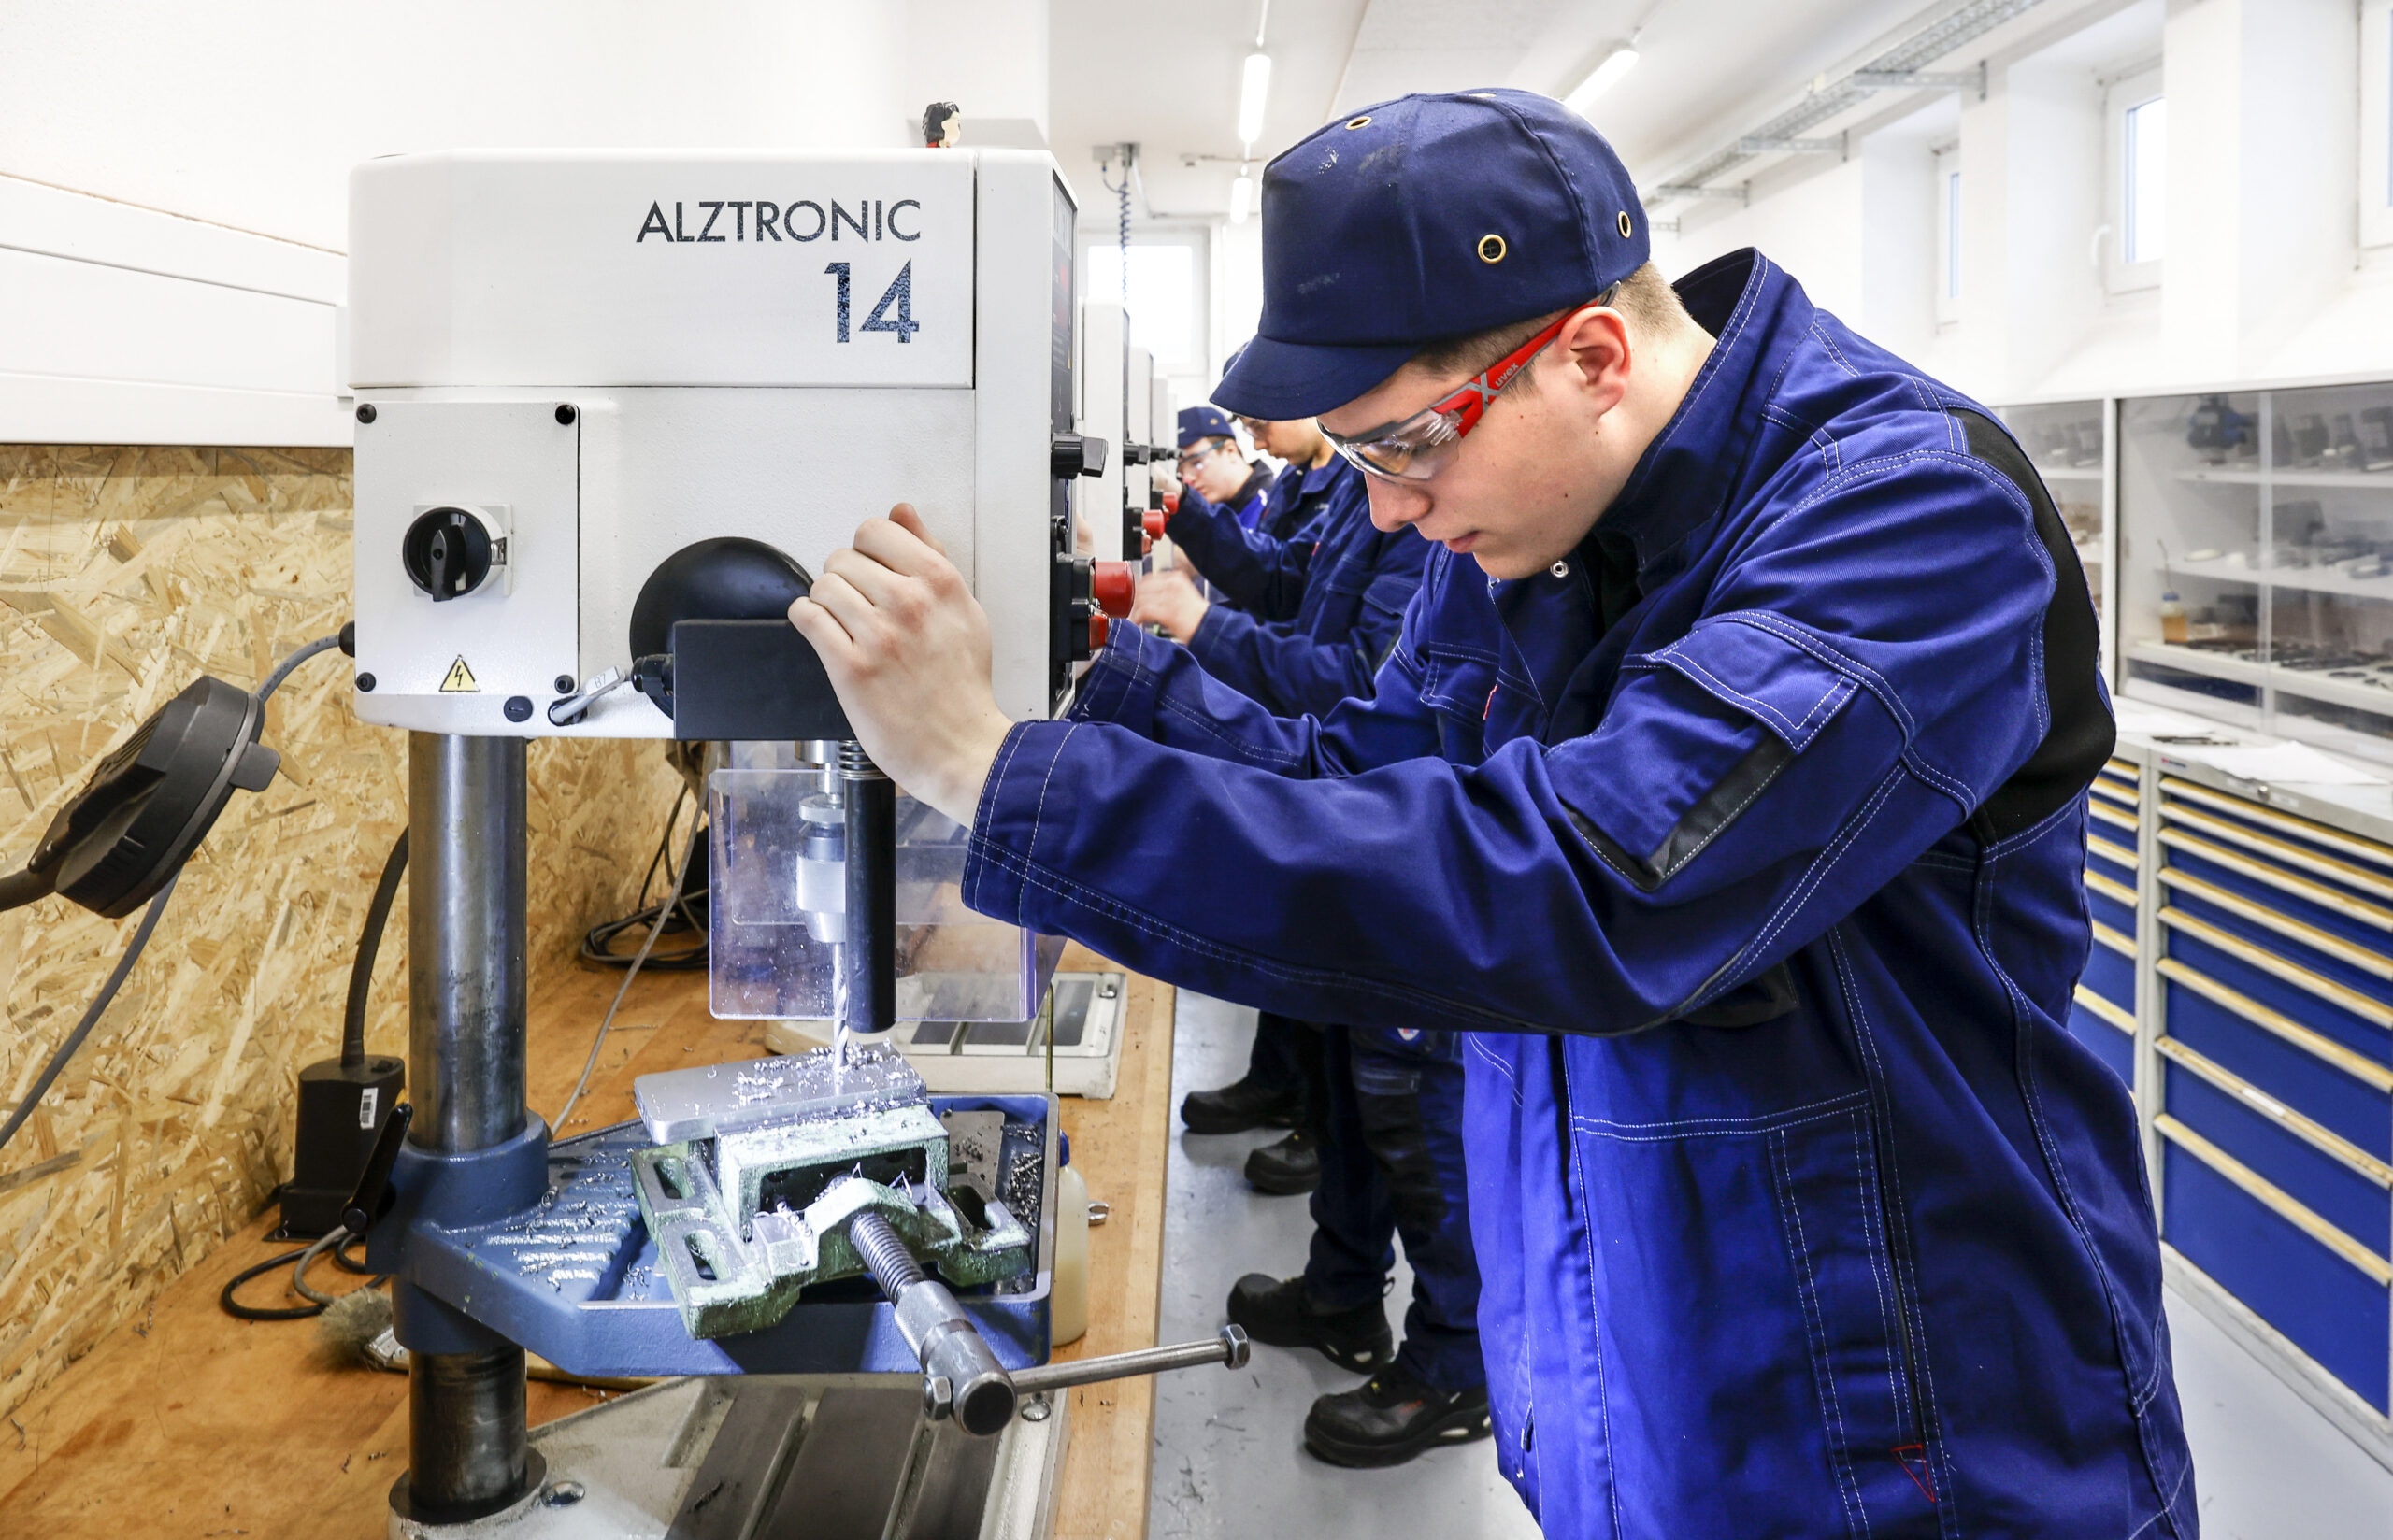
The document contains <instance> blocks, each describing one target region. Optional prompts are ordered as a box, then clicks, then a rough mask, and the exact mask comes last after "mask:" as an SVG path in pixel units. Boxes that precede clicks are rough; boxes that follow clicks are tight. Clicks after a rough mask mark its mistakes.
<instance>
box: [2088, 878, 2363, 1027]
mask: <svg viewBox="0 0 2393 1540" xmlns="http://www.w3.org/2000/svg"><path fill="white" fill-rule="evenodd" d="M2160 923H2162V924H2163V925H2166V926H2168V927H2170V928H2171V930H2178V931H2183V932H2185V934H2187V935H2190V936H2195V937H2198V938H2199V939H2200V940H2202V941H2205V942H2208V943H2209V944H2210V945H2212V946H2214V947H2216V948H2218V949H2219V950H2220V951H2223V952H2225V953H2227V954H2228V956H2229V957H2232V958H2235V959H2236V960H2237V961H2239V962H2249V963H2250V964H2251V965H2252V966H2254V967H2256V968H2257V969H2259V970H2260V971H2261V972H2263V973H2267V974H2272V975H2274V976H2275V977H2279V978H2282V979H2284V980H2285V981H2286V983H2288V984H2291V985H2292V986H2294V988H2296V989H2299V990H2306V991H2309V992H2310V993H2312V994H2314V995H2316V996H2317V997H2318V998H2319V999H2321V1000H2324V1001H2326V1002H2327V1003H2328V1004H2329V1005H2338V1006H2341V1007H2342V1008H2343V1009H2344V1010H2347V1011H2349V1012H2351V1013H2352V1014H2353V1015H2354V1016H2357V1017H2358V1018H2359V1019H2360V1020H2363V1021H2369V1022H2372V1023H2374V1024H2375V1025H2377V1026H2380V1027H2386V1028H2388V1029H2393V1006H2387V1005H2383V1004H2381V1003H2380V1002H2377V1001H2374V1000H2371V999H2370V998H2369V997H2368V996H2366V995H2364V994H2362V993H2360V992H2359V991H2357V990H2347V989H2345V988H2343V985H2341V984H2338V983H2336V982H2335V981H2334V980H2333V979H2331V978H2329V977H2326V976H2324V975H2323V974H2316V973H2313V972H2311V971H2310V970H2309V969H2308V968H2305V967H2303V966H2302V965H2301V964H2300V963H2299V962H2286V960H2285V959H2284V958H2282V957H2279V956H2278V955H2277V954H2276V953H2274V952H2272V951H2269V950H2267V949H2265V948H2260V947H2255V946H2253V945H2252V944H2251V943H2250V942H2248V941H2246V940H2244V939H2243V937H2241V936H2235V935H2229V934H2227V933H2226V932H2225V931H2222V930H2220V929H2219V928H2218V927H2217V926H2215V925H2213V924H2210V923H2208V922H2206V921H2204V920H2196V919H2195V918H2194V917H2193V916H2192V915H2189V914H2187V913H2186V912H2185V910H2183V909H2180V908H2176V907H2173V906H2171V905H2162V906H2161V910H2160ZM2096 929H2098V930H2099V929H2100V927H2099V926H2097V927H2096Z"/></svg>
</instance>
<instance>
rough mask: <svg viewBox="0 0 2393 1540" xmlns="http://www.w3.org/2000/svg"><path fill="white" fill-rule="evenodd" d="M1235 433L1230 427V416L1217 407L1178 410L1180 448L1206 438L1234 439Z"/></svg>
mask: <svg viewBox="0 0 2393 1540" xmlns="http://www.w3.org/2000/svg"><path fill="white" fill-rule="evenodd" d="M1236 436H1237V431H1236V430H1235V429H1233V428H1232V427H1231V426H1230V414H1229V413H1227V412H1225V411H1224V410H1222V409H1221V408H1220V407H1219V406H1182V407H1181V408H1180V447H1181V448H1182V449H1187V448H1188V447H1189V446H1190V445H1192V444H1197V443H1201V442H1203V441H1204V440H1206V439H1208V438H1234V437H1236Z"/></svg>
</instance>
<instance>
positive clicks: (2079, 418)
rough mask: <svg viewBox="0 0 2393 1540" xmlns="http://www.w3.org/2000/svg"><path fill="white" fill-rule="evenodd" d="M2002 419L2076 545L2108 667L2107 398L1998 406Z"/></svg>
mask: <svg viewBox="0 0 2393 1540" xmlns="http://www.w3.org/2000/svg"><path fill="white" fill-rule="evenodd" d="M1995 412H1996V414H1997V415H1998V416H1999V417H2000V418H2001V419H2002V421H2003V425H2004V426H2006V427H2008V428H2009V429H2010V430H2011V433H2012V435H2013V437H2015V438H2017V439H2018V440H2019V445H2020V448H2022V449H2026V450H2027V451H2028V460H2029V461H2030V462H2031V463H2033V464H2034V465H2035V467H2036V474H2037V475H2038V476H2040V477H2042V478H2043V482H2044V490H2045V491H2046V492H2050V493H2051V494H2052V499H2053V506H2055V507H2056V508H2057V509H2058V510H2059V511H2060V518H2061V522H2062V523H2063V524H2064V525H2066V526H2067V527H2068V529H2069V537H2070V540H2071V543H2073V544H2074V545H2075V546H2076V547H2077V562H2078V564H2079V565H2080V566H2082V567H2084V568H2085V586H2086V588H2087V589H2088V590H2089V591H2091V592H2092V594H2093V597H2094V614H2095V618H2096V619H2097V620H2099V622H2100V623H2101V628H2102V671H2103V673H2104V675H2105V676H2108V675H2109V674H2110V673H2111V669H2112V658H2111V635H2112V626H2111V609H2112V600H2111V586H2112V576H2113V573H2114V570H2115V568H2116V565H2117V563H2115V562H2114V560H2113V557H2112V554H2111V539H2110V532H2111V530H2112V528H2113V527H2114V522H2115V521H2114V519H2113V518H2112V506H2111V505H2112V489H2113V487H2114V486H2115V485H2116V481H2117V478H2116V477H2115V476H2114V470H2113V467H2114V461H2115V459H2116V456H2115V455H2114V451H2113V449H2112V445H2113V442H2114V435H2113V434H2112V431H2111V421H2112V405H2111V403H2110V402H2108V401H2101V400H2095V401H2042V402H2032V403H2023V404H2021V405H2018V406H1998V407H1996V408H1995Z"/></svg>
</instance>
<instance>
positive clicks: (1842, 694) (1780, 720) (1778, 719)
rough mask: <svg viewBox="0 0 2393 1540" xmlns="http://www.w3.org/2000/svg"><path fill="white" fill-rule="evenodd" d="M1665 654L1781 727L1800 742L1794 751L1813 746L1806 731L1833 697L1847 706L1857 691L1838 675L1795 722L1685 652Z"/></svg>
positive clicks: (1830, 710)
mask: <svg viewBox="0 0 2393 1540" xmlns="http://www.w3.org/2000/svg"><path fill="white" fill-rule="evenodd" d="M1661 655H1662V656H1663V657H1666V658H1668V659H1669V660H1670V662H1671V663H1673V664H1674V665H1676V666H1677V667H1679V668H1683V669H1686V670H1688V671H1690V672H1692V673H1694V674H1697V675H1699V676H1701V677H1702V678H1703V679H1705V680H1706V681H1708V682H1709V683H1710V684H1711V686H1712V689H1713V690H1714V691H1716V692H1718V693H1720V694H1723V695H1726V696H1727V697H1728V699H1730V700H1731V701H1733V702H1735V703H1736V704H1738V705H1740V706H1743V707H1745V709H1746V710H1747V711H1749V712H1751V713H1752V714H1753V715H1755V716H1756V717H1759V718H1760V719H1761V720H1764V721H1766V722H1770V723H1771V724H1772V725H1774V726H1776V727H1778V728H1779V729H1780V730H1781V732H1782V733H1783V734H1784V736H1786V737H1789V738H1794V739H1798V740H1799V741H1798V742H1797V743H1795V744H1794V745H1792V747H1793V748H1795V749H1803V748H1805V747H1808V746H1809V744H1810V742H1811V737H1810V734H1807V733H1806V732H1805V731H1804V729H1805V728H1807V727H1809V726H1810V725H1811V723H1812V719H1813V718H1814V717H1816V716H1819V715H1820V708H1821V707H1822V706H1827V704H1828V701H1829V699H1830V698H1831V697H1833V698H1834V699H1835V701H1836V703H1837V705H1839V706H1841V705H1843V704H1844V702H1846V701H1848V700H1850V699H1852V698H1853V692H1854V690H1855V689H1856V686H1855V684H1854V682H1853V680H1852V679H1850V678H1848V677H1845V676H1844V675H1842V674H1839V675H1838V676H1837V680H1836V682H1835V683H1834V684H1832V685H1830V686H1828V687H1827V689H1826V690H1825V691H1823V692H1820V695H1819V698H1818V699H1816V700H1814V701H1813V703H1812V706H1811V709H1810V710H1808V711H1806V712H1804V713H1803V718H1802V720H1800V721H1791V720H1788V719H1787V716H1786V713H1785V712H1784V711H1781V710H1780V709H1778V707H1776V706H1772V705H1770V703H1769V702H1768V701H1765V700H1763V699H1761V698H1760V697H1758V696H1755V695H1748V694H1746V693H1745V692H1743V691H1741V690H1739V689H1738V688H1737V687H1736V686H1735V685H1732V684H1730V683H1729V682H1728V681H1727V680H1726V679H1724V678H1722V677H1720V676H1718V675H1717V674H1714V673H1712V670H1710V669H1709V668H1706V667H1704V666H1703V663H1702V662H1701V661H1700V660H1698V659H1697V658H1695V657H1693V656H1691V655H1689V654H1687V653H1684V652H1675V651H1667V650H1666V651H1665V652H1663V653H1662V654H1661ZM1828 715H1829V716H1834V715H1836V709H1835V707H1834V706H1829V707H1828Z"/></svg>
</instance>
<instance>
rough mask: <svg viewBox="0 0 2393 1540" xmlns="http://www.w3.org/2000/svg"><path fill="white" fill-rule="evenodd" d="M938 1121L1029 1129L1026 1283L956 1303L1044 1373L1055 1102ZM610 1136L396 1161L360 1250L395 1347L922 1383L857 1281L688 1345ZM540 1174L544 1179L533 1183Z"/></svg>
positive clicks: (1011, 1357)
mask: <svg viewBox="0 0 2393 1540" xmlns="http://www.w3.org/2000/svg"><path fill="white" fill-rule="evenodd" d="M930 1100H931V1107H932V1110H933V1111H935V1112H946V1111H959V1112H979V1111H996V1112H1002V1113H1004V1114H1005V1116H1006V1119H1007V1126H1008V1127H1009V1129H1011V1128H1013V1127H1015V1126H1016V1125H1022V1126H1025V1127H1027V1128H1029V1129H1031V1130H1034V1131H1035V1135H1036V1141H1037V1145H1038V1147H1039V1148H1041V1149H1042V1150H1043V1151H1044V1152H1045V1159H1044V1162H1043V1163H1042V1166H1041V1168H1040V1172H1039V1205H1038V1206H1039V1211H1038V1213H1037V1214H1036V1215H1030V1214H1024V1215H1021V1216H1019V1217H1020V1218H1022V1219H1024V1220H1025V1221H1026V1222H1028V1223H1029V1224H1030V1226H1031V1230H1032V1233H1034V1234H1035V1235H1037V1236H1038V1252H1037V1255H1038V1265H1037V1269H1036V1271H1035V1272H1033V1273H1032V1274H1031V1275H1030V1276H1027V1277H1024V1278H1018V1279H1014V1280H1012V1281H1010V1282H1009V1283H1004V1284H999V1285H996V1286H995V1287H994V1288H990V1289H979V1290H958V1293H957V1298H958V1302H959V1303H960V1304H961V1305H963V1306H964V1310H965V1313H966V1314H967V1315H968V1316H970V1317H971V1319H972V1323H973V1325H974V1326H975V1327H977V1328H978V1329H979V1330H980V1333H981V1334H982V1337H984V1338H986V1339H987V1341H988V1344H989V1347H990V1350H991V1351H992V1352H994V1353H996V1356H997V1360H998V1362H1001V1363H1003V1364H1004V1365H1005V1366H1006V1367H1007V1368H1009V1369H1020V1368H1026V1367H1028V1366H1030V1365H1031V1364H1034V1363H1043V1362H1046V1361H1047V1353H1048V1319H1047V1308H1048V1292H1049V1290H1050V1287H1051V1284H1052V1281H1053V1266H1054V1225H1053V1222H1052V1220H1053V1214H1054V1205H1055V1171H1056V1165H1057V1160H1056V1123H1055V1117H1054V1112H1055V1103H1054V1099H1053V1097H1050V1096H934V1097H932V1098H931V1099H930ZM650 1142H651V1141H650V1139H649V1136H648V1133H647V1130H646V1129H644V1128H643V1127H642V1126H641V1125H640V1124H639V1123H638V1122H637V1121H635V1122H628V1123H619V1124H617V1125H615V1126H614V1127H612V1128H605V1129H600V1130H598V1131H597V1132H596V1133H595V1134H580V1135H578V1136H577V1137H574V1138H571V1139H566V1140H562V1141H559V1142H557V1143H555V1144H551V1143H549V1142H548V1130H547V1128H546V1126H545V1125H544V1124H542V1123H541V1122H540V1121H539V1119H537V1118H535V1119H532V1123H531V1126H530V1127H529V1128H527V1129H526V1130H525V1132H524V1133H523V1134H520V1135H518V1136H517V1137H516V1138H515V1139H513V1140H511V1141H509V1143H508V1144H505V1145H500V1146H497V1147H495V1148H492V1149H488V1150H483V1151H479V1152H477V1153H475V1154H473V1155H465V1156H436V1155H428V1154H425V1153H423V1152H422V1151H420V1150H418V1149H417V1148H415V1147H414V1146H413V1145H408V1147H406V1149H405V1151H404V1152H403V1154H402V1156H401V1159H400V1161H399V1162H398V1165H397V1166H396V1168H395V1169H394V1171H393V1173H392V1186H393V1188H394V1191H395V1192H396V1194H397V1202H396V1204H395V1205H394V1207H393V1210H392V1212H391V1213H390V1215H389V1216H388V1217H387V1218H385V1219H383V1220H382V1221H381V1222H380V1223H378V1224H377V1225H375V1227H374V1228H373V1230H372V1231H371V1232H369V1233H368V1234H367V1237H366V1258H367V1261H368V1262H370V1263H371V1264H372V1266H373V1267H374V1268H375V1270H376V1271H378V1272H387V1273H389V1274H391V1275H392V1276H393V1285H394V1286H393V1295H394V1305H396V1306H397V1309H396V1312H395V1313H396V1318H397V1319H396V1327H397V1332H398V1337H399V1341H400V1342H401V1343H402V1344H404V1345H405V1346H407V1347H408V1348H410V1349H412V1350H417V1351H423V1352H435V1353H439V1352H462V1351H469V1350H473V1349H475V1348H478V1347H489V1346H491V1345H493V1344H494V1342H495V1341H497V1340H500V1339H503V1340H505V1341H509V1342H513V1343H517V1344H520V1345H521V1346H523V1347H526V1348H529V1349H530V1350H531V1351H533V1352H536V1353H537V1354H539V1355H540V1356H541V1357H543V1358H545V1359H547V1360H548V1361H549V1362H552V1363H553V1364H555V1365H556V1366H557V1367H559V1368H561V1369H564V1370H566V1372H568V1373H571V1374H577V1375H592V1376H624V1377H631V1376H667V1375H740V1374H772V1375H795V1374H806V1375H811V1374H904V1375H914V1374H920V1373H921V1365H920V1364H919V1363H918V1362H916V1360H915V1358H914V1355H913V1353H912V1351H911V1350H910V1348H908V1347H907V1346H906V1341H905V1338H904V1337H902V1336H900V1335H899V1334H898V1331H897V1322H896V1317H895V1316H894V1315H893V1314H892V1312H891V1309H890V1305H889V1302H888V1301H887V1300H885V1299H881V1298H880V1297H879V1296H878V1292H877V1290H872V1289H871V1287H870V1285H869V1284H867V1283H865V1282H864V1281H863V1280H852V1281H851V1282H849V1283H846V1284H835V1285H831V1286H828V1287H827V1288H825V1289H824V1290H819V1291H818V1290H810V1294H815V1293H820V1294H824V1295H828V1296H829V1297H801V1298H800V1299H799V1300H798V1302H797V1304H796V1305H794V1306H792V1307H791V1309H790V1312H789V1314H788V1315H787V1316H785V1317H783V1318H782V1319H781V1320H780V1321H779V1322H778V1323H776V1324H774V1325H772V1326H768V1327H766V1328H765V1329H763V1330H761V1331H756V1332H749V1333H742V1334H740V1335H738V1336H730V1337H716V1338H712V1339H699V1338H693V1337H692V1336H691V1335H690V1334H689V1333H688V1332H687V1331H685V1330H684V1329H683V1327H682V1324H681V1312H680V1310H679V1309H678V1308H677V1307H676V1305H675V1304H674V1300H673V1295H672V1291H671V1290H670V1289H669V1288H668V1287H667V1286H666V1278H665V1274H664V1271H663V1270H662V1269H661V1268H660V1267H658V1265H657V1255H656V1246H655V1243H654V1241H653V1240H652V1239H651V1237H650V1235H649V1233H648V1227H647V1226H646V1225H645V1224H644V1223H642V1222H641V1219H640V1212H639V1201H638V1197H637V1195H636V1194H635V1192H634V1191H633V1187H632V1175H631V1155H632V1152H633V1151H634V1150H636V1149H641V1148H647V1147H648V1145H649V1144H650ZM543 1170H544V1172H545V1178H544V1179H543V1176H542V1173H543Z"/></svg>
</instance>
